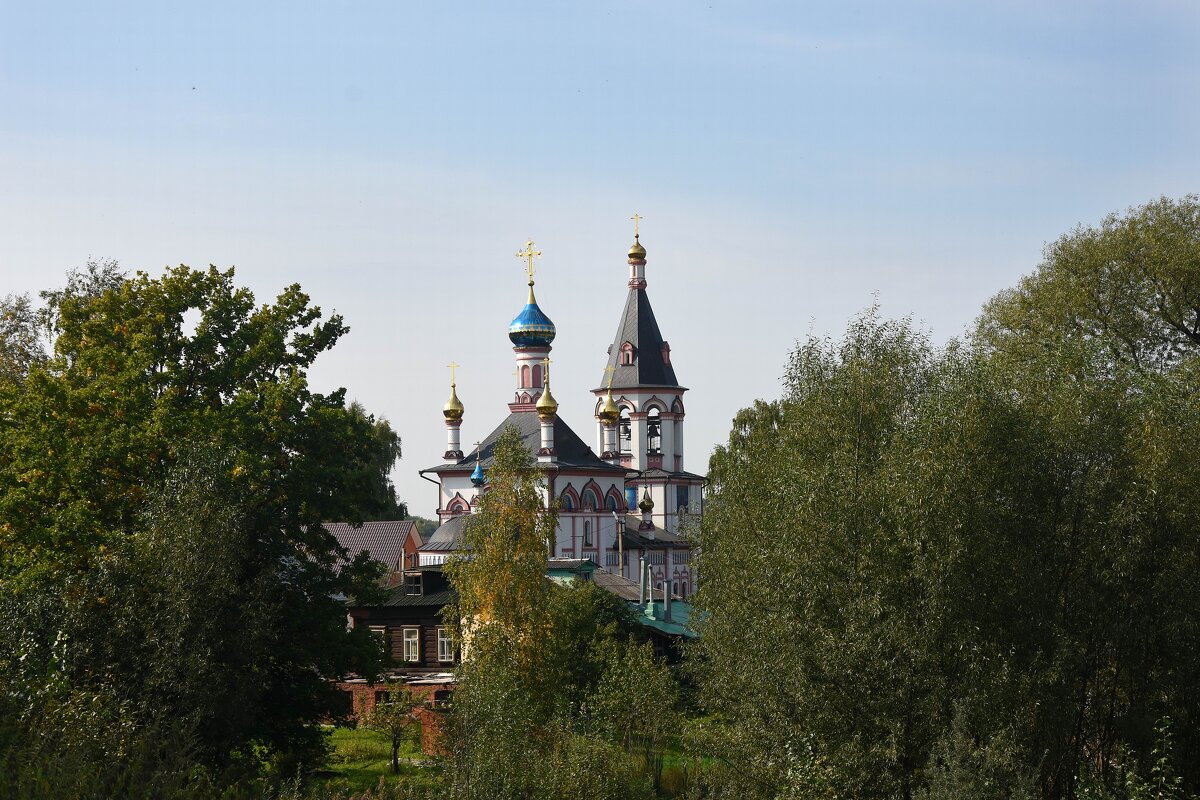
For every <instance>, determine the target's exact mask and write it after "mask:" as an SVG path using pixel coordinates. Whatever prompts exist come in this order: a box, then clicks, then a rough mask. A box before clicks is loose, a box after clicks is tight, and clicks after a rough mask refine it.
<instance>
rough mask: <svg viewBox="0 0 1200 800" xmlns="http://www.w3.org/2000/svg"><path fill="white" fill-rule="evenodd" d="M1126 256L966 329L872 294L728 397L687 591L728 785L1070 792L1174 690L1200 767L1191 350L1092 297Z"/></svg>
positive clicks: (1146, 731)
mask: <svg viewBox="0 0 1200 800" xmlns="http://www.w3.org/2000/svg"><path fill="white" fill-rule="evenodd" d="M1189 204H1191V201H1190V200H1189V201H1186V202H1185V203H1184V204H1182V205H1185V206H1187V205H1189ZM1161 211H1162V209H1161V208H1158V207H1157V206H1155V207H1154V208H1152V209H1150V211H1148V212H1147V216H1146V218H1147V219H1149V220H1151V222H1153V221H1154V220H1155V219H1157V218H1156V217H1155V216H1154V215H1155V214H1157V213H1159V212H1161ZM1151 212H1153V213H1151ZM1163 213H1165V212H1163ZM1139 218H1140V216H1139ZM1173 219H1174V217H1172V220H1173ZM1113 224H1114V225H1115V223H1113ZM1147 224H1150V223H1147ZM1177 228H1178V226H1176V225H1175V224H1174V222H1171V223H1170V224H1168V225H1167V229H1168V230H1167V232H1166V233H1162V237H1166V239H1170V237H1171V236H1175V235H1176V233H1175V231H1176V229H1177ZM1140 235H1142V236H1143V237H1150V238H1152V239H1155V241H1160V239H1161V238H1162V237H1160V238H1155V237H1156V236H1158V234H1157V233H1154V232H1147V231H1145V230H1142V233H1141V234H1140ZM1096 236H1097V237H1099V238H1101V239H1105V237H1107V236H1109V233H1107V232H1102V233H1098V234H1096ZM1082 237H1083V234H1077V235H1076V237H1075V238H1074V239H1073V241H1075V243H1076V244H1079V242H1080V241H1081V239H1082ZM1139 241H1141V240H1139ZM1105 242H1106V244H1105V246H1106V247H1115V246H1116V245H1114V244H1113V243H1112V242H1110V241H1108V240H1107V239H1105ZM1067 250H1068V249H1067V248H1059V249H1057V250H1055V251H1054V252H1055V253H1056V254H1057V255H1056V257H1058V256H1060V255H1062V253H1065V252H1067ZM1114 252H1116V251H1113V250H1110V251H1109V257H1108V258H1107V259H1106V260H1105V262H1104V263H1105V265H1106V270H1107V271H1105V272H1104V273H1103V280H1102V281H1101V279H1100V278H1098V277H1095V276H1094V275H1093V277H1092V278H1090V279H1092V280H1097V281H1101V283H1100V285H1097V286H1094V287H1092V288H1093V291H1092V293H1091V294H1089V293H1088V292H1087V291H1085V289H1086V288H1087V286H1086V281H1084V278H1082V277H1079V275H1087V274H1091V273H1086V272H1085V271H1077V272H1075V273H1071V274H1075V275H1076V277H1075V278H1073V279H1072V280H1075V281H1076V284H1078V285H1076V284H1072V285H1073V286H1075V289H1076V290H1078V295H1073V294H1071V293H1070V292H1066V290H1064V289H1063V288H1062V285H1060V284H1059V283H1056V282H1055V281H1056V280H1057V278H1056V275H1061V274H1066V273H1067V271H1068V270H1067V266H1066V265H1065V262H1055V264H1054V266H1053V268H1046V267H1044V268H1043V270H1044V271H1045V272H1048V273H1049V274H1048V275H1043V274H1041V273H1039V275H1038V276H1035V277H1034V278H1031V279H1029V280H1027V281H1026V282H1025V283H1023V284H1022V289H1021V291H1020V292H1019V293H1017V294H1015V295H1010V296H1006V297H1002V298H1000V299H999V300H997V301H996V302H995V303H994V304H993V305H992V306H990V307H989V311H988V312H987V313H985V316H984V318H983V319H982V320H981V322H980V328H979V330H980V333H979V335H978V338H977V339H975V340H973V341H971V342H968V343H967V344H966V345H962V344H958V343H953V342H952V343H951V344H950V345H949V346H948V347H947V348H945V349H943V350H936V349H934V348H933V347H932V346H931V345H930V344H929V343H928V341H927V339H926V337H925V336H924V335H923V334H921V333H919V332H917V331H914V330H913V329H912V328H911V326H910V325H909V324H908V323H906V322H889V321H881V320H879V319H878V318H877V317H876V316H875V314H874V312H870V313H868V314H866V315H864V316H863V317H861V318H860V319H858V320H857V321H855V322H854V323H853V324H852V325H851V326H850V328H849V330H848V331H847V333H846V335H845V337H844V339H843V340H842V341H841V342H838V343H833V342H828V341H824V342H823V341H810V342H808V343H807V344H805V345H802V346H801V347H799V348H798V349H797V350H796V352H795V353H794V354H793V356H792V358H791V361H790V363H789V366H788V372H787V381H786V387H787V390H786V393H785V395H784V397H783V399H782V400H781V401H779V402H778V403H773V404H765V403H759V404H757V405H756V406H755V407H754V408H753V409H748V410H746V411H744V412H742V413H741V414H739V415H738V418H737V419H736V420H735V428H734V431H733V433H732V434H731V437H730V442H729V444H728V445H727V446H725V447H723V448H719V449H718V450H717V452H716V453H715V454H714V457H713V463H712V478H713V485H714V492H713V495H712V496H711V497H710V498H709V500H708V502H707V513H706V516H705V518H704V520H703V524H702V531H701V541H700V545H701V546H700V551H701V556H700V562H699V569H700V571H701V573H702V574H703V575H704V576H705V581H704V584H703V585H702V587H701V589H700V592H699V594H698V596H697V598H696V602H697V605H698V606H699V607H700V609H701V612H702V613H701V614H699V615H698V618H699V620H700V624H701V626H702V634H703V636H702V639H701V642H700V644H699V646H698V649H697V652H696V661H697V670H698V672H699V674H700V676H701V682H702V700H703V702H704V704H705V707H706V708H707V709H708V710H709V711H710V712H711V713H712V714H713V722H714V723H715V724H713V725H712V726H710V727H711V730H710V731H708V732H707V734H706V740H707V743H708V746H709V747H710V748H711V752H713V753H714V754H715V755H717V756H719V757H720V758H722V759H723V760H725V761H726V762H727V763H729V764H731V765H732V764H736V765H738V767H739V768H738V769H730V770H726V771H723V772H722V776H723V777H724V778H725V784H724V790H726V791H728V792H729V793H730V794H731V795H737V796H745V797H777V796H797V797H821V796H827V795H828V796H832V795H838V796H854V797H861V798H870V797H893V796H905V797H909V796H914V795H916V794H922V793H923V794H926V795H927V796H930V797H981V798H982V797H1000V796H1003V797H1013V796H1023V795H1028V796H1040V797H1046V798H1060V797H1073V796H1075V794H1076V793H1077V792H1078V791H1079V781H1078V777H1077V776H1079V775H1080V774H1081V769H1082V766H1083V765H1086V764H1094V765H1096V769H1095V779H1096V780H1097V781H1098V782H1099V784H1100V785H1102V786H1105V787H1109V788H1111V787H1114V786H1118V785H1120V784H1121V782H1122V781H1123V780H1124V778H1123V777H1122V769H1121V767H1120V765H1121V764H1123V763H1129V762H1128V761H1127V759H1132V762H1133V763H1136V764H1138V765H1140V767H1141V768H1142V769H1144V768H1145V767H1146V764H1147V761H1148V759H1149V758H1150V752H1151V749H1152V747H1153V743H1154V738H1155V736H1154V732H1153V724H1154V720H1156V719H1158V718H1159V717H1161V716H1163V715H1165V714H1171V715H1172V716H1175V717H1176V718H1178V719H1182V720H1187V722H1186V723H1185V727H1184V728H1183V729H1182V730H1183V734H1182V735H1181V736H1180V737H1179V740H1178V742H1177V744H1178V748H1177V749H1176V751H1175V752H1174V755H1173V756H1172V758H1173V759H1174V761H1173V762H1172V763H1173V767H1172V768H1173V769H1176V770H1177V773H1176V774H1178V775H1179V776H1180V777H1181V780H1182V783H1181V784H1180V786H1182V787H1183V790H1184V791H1188V792H1194V791H1195V787H1196V786H1197V783H1198V782H1200V772H1197V770H1196V765H1197V764H1200V733H1198V729H1197V721H1198V720H1200V695H1198V694H1197V692H1196V686H1198V685H1200V673H1198V669H1200V665H1198V664H1197V662H1196V659H1195V658H1194V652H1195V650H1196V647H1197V645H1200V614H1198V612H1197V609H1200V578H1198V577H1197V576H1198V575H1200V572H1198V568H1200V540H1197V538H1196V536H1195V531H1196V530H1197V523H1198V521H1200V470H1198V469H1197V465H1196V461H1195V459H1194V457H1192V458H1189V457H1188V454H1189V453H1191V454H1193V456H1194V453H1195V452H1196V447H1197V446H1198V445H1200V394H1198V393H1197V391H1196V387H1197V385H1200V383H1198V382H1197V381H1196V374H1197V373H1196V368H1197V367H1196V353H1197V348H1196V346H1195V345H1193V344H1192V343H1191V340H1190V338H1189V337H1187V336H1185V335H1183V333H1182V332H1179V331H1177V332H1179V335H1178V336H1176V337H1175V338H1172V339H1170V342H1169V344H1164V342H1166V341H1167V338H1166V337H1168V333H1169V332H1168V330H1167V328H1170V329H1171V330H1176V329H1175V328H1173V327H1171V326H1169V325H1168V326H1167V328H1164V327H1162V326H1160V325H1159V324H1158V322H1156V321H1155V320H1154V319H1152V318H1149V317H1146V316H1145V315H1142V321H1143V323H1144V328H1143V329H1142V330H1140V331H1139V332H1136V335H1137V336H1139V337H1142V339H1141V340H1139V341H1138V342H1134V343H1133V344H1134V345H1135V346H1133V347H1131V348H1130V349H1128V351H1127V352H1126V351H1122V350H1121V349H1120V347H1119V341H1118V339H1119V338H1120V337H1118V339H1109V338H1106V337H1108V336H1110V334H1111V335H1113V336H1115V335H1116V334H1112V330H1113V329H1114V328H1113V325H1114V324H1113V323H1112V322H1111V321H1107V322H1106V321H1103V320H1100V319H1099V318H1098V317H1097V314H1096V313H1094V311H1095V310H1094V309H1092V308H1090V307H1088V306H1087V305H1086V303H1083V298H1086V297H1094V294H1095V292H1101V291H1106V290H1107V288H1110V285H1111V284H1122V285H1124V284H1130V283H1136V282H1137V281H1136V280H1135V278H1136V277H1137V276H1138V275H1142V274H1143V273H1144V272H1145V270H1144V269H1143V267H1144V266H1145V265H1144V264H1143V263H1142V262H1141V261H1139V260H1138V259H1137V258H1134V257H1133V256H1132V255H1131V256H1130V257H1129V258H1126V259H1120V258H1117V257H1116V256H1115V255H1113V253H1114ZM1139 252H1141V251H1139ZM1172 252H1175V251H1174V250H1173V251H1172ZM1188 252H1190V251H1188ZM1193 285H1194V284H1190V283H1188V282H1187V281H1182V282H1181V283H1180V286H1182V287H1185V288H1186V287H1187V286H1193ZM1187 291H1188V292H1191V294H1190V295H1189V298H1190V300H1189V301H1190V302H1192V304H1193V306H1195V307H1200V296H1197V294H1196V293H1195V291H1193V290H1192V289H1188V290H1187ZM1014 298H1016V299H1014ZM1163 302H1164V304H1167V303H1166V301H1163ZM1167 305H1169V304H1167ZM1014 309H1019V310H1020V311H1021V313H1023V314H1024V315H1025V316H1024V317H1022V320H1023V321H1022V322H1021V324H1016V323H1013V322H1012V319H1011V318H1010V317H1008V316H1006V315H1008V314H1009V313H1010V312H1013V310H1014ZM1067 312H1069V313H1067ZM1066 319H1071V320H1073V321H1071V322H1063V323H1062V324H1061V325H1058V322H1055V324H1053V325H1052V324H1050V322H1047V320H1050V321H1054V320H1059V321H1061V320H1066ZM1038 320H1040V322H1037V323H1036V324H1035V321H1038ZM1089 320H1090V322H1088V321H1089ZM1085 322H1086V323H1087V324H1085ZM1043 323H1044V324H1043ZM1092 323H1094V324H1092ZM1125 323H1128V325H1125ZM1125 323H1122V325H1125V327H1123V328H1122V330H1123V331H1124V333H1123V334H1122V336H1125V337H1128V336H1131V335H1134V333H1135V332H1134V330H1133V328H1131V327H1129V325H1132V324H1133V317H1129V318H1128V319H1126V320H1125ZM1056 325H1058V327H1056ZM1089 325H1090V327H1089ZM1106 326H1107V327H1106ZM1084 329H1086V330H1088V331H1091V332H1089V333H1087V334H1079V331H1080V330H1084ZM1105 331H1107V333H1106V332H1105ZM746 531H754V534H755V535H754V536H746V535H745V532H746Z"/></svg>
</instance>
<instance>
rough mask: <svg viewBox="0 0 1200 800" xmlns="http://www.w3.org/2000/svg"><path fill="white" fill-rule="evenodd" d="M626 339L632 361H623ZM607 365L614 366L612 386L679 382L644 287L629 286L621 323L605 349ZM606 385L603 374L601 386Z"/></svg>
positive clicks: (672, 384) (674, 384)
mask: <svg viewBox="0 0 1200 800" xmlns="http://www.w3.org/2000/svg"><path fill="white" fill-rule="evenodd" d="M626 343H629V344H631V345H633V363H632V364H623V363H622V362H623V361H624V359H622V357H621V352H622V349H623V348H624V347H625V344H626ZM608 366H610V367H613V368H614V369H615V370H616V371H615V372H614V373H613V382H612V387H613V388H614V389H631V388H633V387H635V386H678V385H679V381H678V380H677V379H676V377H675V369H674V367H672V366H671V362H670V354H669V351H668V349H667V343H666V342H665V341H663V337H662V333H661V332H660V331H659V330H658V320H656V319H655V318H654V309H653V308H651V307H650V298H649V297H647V296H646V289H645V287H639V288H634V287H630V289H629V297H628V299H626V301H625V310H624V311H623V312H622V313H621V324H620V325H618V326H617V336H616V338H615V339H613V343H612V347H610V348H609V350H608ZM607 385H608V376H607V374H606V375H605V376H604V378H603V380H602V381H601V382H600V386H601V387H605V386H607Z"/></svg>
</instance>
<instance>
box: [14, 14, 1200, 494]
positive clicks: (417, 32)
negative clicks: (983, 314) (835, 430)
mask: <svg viewBox="0 0 1200 800" xmlns="http://www.w3.org/2000/svg"><path fill="white" fill-rule="evenodd" d="M1198 94H1200V6H1198V5H1196V4H1194V3H1190V2H1182V1H1181V2H1155V1H1154V0H1141V1H1140V2H1126V3H1106V2H1071V1H1070V0H1062V1H1056V2H1052V3H1049V2H1018V1H1016V0H1013V1H1012V2H969V3H968V2H907V3H895V2H878V3H853V2H825V3H809V2H796V1H795V0H790V1H789V2H775V3H772V2H744V1H743V2H721V0H713V1H712V2H705V1H704V0H701V2H691V3H689V2H677V1H674V0H663V1H662V2H646V1H643V2H623V1H616V2H603V1H602V0H594V2H590V3H563V2H555V3H549V2H547V3H523V2H505V3H496V2H491V3H483V2H478V3H474V2H450V3H431V2H424V3H416V2H408V1H407V0H387V2H375V1H373V0H358V1H357V2H323V3H306V2H295V1H294V0H292V1H291V2H287V3H271V2H255V3H245V2H233V3H224V2H205V3H189V4H171V3H162V2H155V3H119V2H114V3H103V4H100V3H16V2H13V1H12V0H10V2H8V3H5V4H0V295H4V294H9V293H23V292H37V291H39V290H42V289H46V288H53V287H57V286H60V285H61V284H62V283H63V281H64V276H65V274H66V272H67V270H69V269H71V268H77V267H80V266H82V265H83V264H85V263H86V262H87V261H88V260H89V259H115V260H117V261H118V262H120V264H121V265H122V266H123V267H124V268H126V269H128V270H146V271H148V272H151V273H158V272H160V271H161V270H162V269H163V268H164V267H165V266H167V265H174V264H180V263H184V264H188V265H190V266H194V267H203V266H206V265H208V264H215V265H217V266H219V267H222V268H227V267H230V266H234V267H236V270H237V272H236V274H237V280H238V282H239V283H241V284H242V285H245V286H248V287H250V288H251V289H253V290H254V292H255V294H256V296H257V297H258V299H259V300H260V301H262V302H269V301H270V300H271V299H273V297H274V296H275V295H276V294H277V293H278V292H279V291H280V290H281V289H282V288H283V287H285V286H288V285H290V284H293V283H299V284H300V285H301V286H302V287H303V288H304V289H305V291H306V292H308V293H309V294H310V296H311V297H312V299H313V302H314V303H315V304H316V305H318V306H320V307H321V308H322V309H323V310H325V311H326V312H333V311H336V312H337V313H339V314H341V315H342V316H343V317H344V318H345V320H346V322H347V324H348V325H349V326H350V329H351V330H350V333H349V334H348V335H347V336H346V337H345V338H343V339H342V341H340V342H339V343H338V344H337V346H336V347H335V348H334V349H333V350H332V351H330V352H329V353H326V354H324V355H323V356H321V358H320V359H319V360H318V361H317V363H316V364H315V365H314V367H313V369H312V371H311V373H310V380H311V383H312V385H313V387H314V388H315V389H316V390H319V391H329V390H332V389H334V388H337V387H345V388H346V389H347V396H348V397H349V398H352V399H357V400H358V401H360V402H361V403H362V404H363V405H364V406H366V407H367V409H368V410H370V411H372V412H374V413H375V414H377V415H381V416H384V417H387V418H388V419H389V420H390V422H391V424H392V426H393V427H394V428H395V429H396V430H397V431H398V432H399V433H400V435H401V437H402V439H403V451H404V457H403V459H402V460H401V461H400V462H399V464H398V465H397V467H396V470H395V472H394V475H393V477H394V480H395V483H396V485H397V489H398V492H399V494H400V496H401V497H402V498H403V499H405V500H407V501H408V502H409V503H410V508H411V510H412V512H413V513H417V514H421V515H424V516H430V515H432V513H433V511H434V509H435V504H436V490H435V489H434V488H433V487H432V486H430V485H429V484H427V483H424V482H423V481H421V480H420V478H419V476H418V475H417V470H418V469H421V468H423V467H428V466H432V465H434V464H436V463H438V462H439V461H440V456H441V453H442V451H443V450H444V449H445V429H444V426H443V423H442V417H441V407H442V403H443V402H444V401H445V399H446V396H447V394H448V384H449V370H447V369H446V364H448V363H449V362H450V361H451V360H453V361H456V362H458V363H459V364H461V365H462V366H461V368H460V369H459V371H458V394H459V397H460V398H461V399H462V401H463V403H464V404H465V406H466V416H465V420H464V425H463V442H464V444H465V445H468V446H469V445H470V443H472V442H474V441H476V440H478V439H482V438H483V437H484V436H485V435H486V434H487V433H488V432H490V431H491V430H492V429H493V428H494V427H495V426H496V425H497V424H498V423H499V422H500V421H501V420H502V419H503V418H504V416H505V415H506V414H507V408H506V406H505V403H506V402H507V401H508V400H509V399H510V397H511V387H512V381H513V378H512V370H513V354H512V352H511V345H510V343H509V342H508V340H507V337H506V331H507V325H508V323H509V321H510V320H511V319H512V317H513V316H515V315H516V314H517V312H518V311H520V309H521V306H522V305H523V303H524V299H525V286H524V281H525V277H524V269H523V262H521V260H520V259H517V258H516V257H515V253H516V252H517V251H518V250H519V249H521V248H522V246H523V245H524V242H525V240H526V239H527V238H532V239H533V240H534V241H535V242H536V244H537V246H538V248H539V249H540V250H541V251H542V253H543V256H542V258H541V260H540V263H539V265H538V276H537V281H538V283H537V292H538V300H539V304H540V305H541V307H542V309H543V310H544V311H545V312H546V313H547V314H548V315H549V316H550V317H551V319H553V320H554V322H555V324H556V325H557V328H558V337H557V339H556V340H555V343H554V352H553V354H552V357H553V359H554V370H553V385H554V394H555V397H556V398H557V399H558V401H559V403H560V415H561V416H563V418H564V419H565V420H566V421H567V422H568V423H569V424H570V425H571V426H572V427H573V428H574V429H575V430H576V431H577V432H578V433H580V434H581V435H582V436H583V437H584V438H585V440H586V441H592V439H593V436H594V434H593V431H594V422H593V421H592V417H591V411H592V403H593V398H592V396H591V394H590V393H589V390H590V389H592V388H594V387H596V386H598V385H599V384H600V382H601V380H602V378H603V368H604V365H605V351H606V348H607V347H608V345H609V344H610V343H611V341H612V338H613V336H614V334H615V331H616V327H617V322H618V318H619V315H620V312H621V309H622V307H623V305H624V301H625V295H626V293H627V291H628V290H627V288H626V280H627V278H628V267H627V265H626V263H625V252H626V250H627V249H628V247H629V245H630V243H631V240H632V232H633V231H632V226H633V223H632V222H631V221H630V219H629V218H630V216H631V215H632V214H634V213H635V212H636V213H638V214H641V215H642V216H643V217H644V219H643V221H642V222H641V233H642V243H643V244H644V245H645V247H646V249H647V251H648V264H647V268H646V274H647V279H648V282H649V288H648V292H649V294H650V299H651V301H652V303H653V305H654V309H655V311H656V314H657V317H658V321H659V325H660V327H661V329H662V332H663V335H664V336H665V338H666V339H668V340H669V341H670V343H671V354H672V362H673V364H674V366H675V369H676V374H677V375H678V377H679V379H680V381H681V382H682V383H683V384H684V385H685V386H687V387H689V392H688V394H687V395H686V401H687V408H688V414H687V420H686V422H685V429H686V433H685V442H686V457H687V467H688V468H689V469H691V470H693V471H698V472H703V471H705V468H706V464H707V458H708V454H709V453H710V452H711V450H712V448H713V447H714V446H715V445H717V444H719V443H722V442H723V441H725V440H726V438H727V436H728V431H729V425H730V421H731V420H732V417H733V415H734V414H735V413H736V412H737V411H738V410H739V409H740V408H743V407H745V406H748V405H750V404H751V403H752V402H753V401H754V400H755V399H756V398H763V399H773V398H776V397H778V396H779V395H780V392H781V384H780V376H781V375H782V374H783V370H784V365H785V363H786V361H787V358H788V354H789V353H790V352H791V350H792V349H793V348H794V347H795V346H796V343H797V341H800V340H804V339H805V338H807V337H809V336H816V337H832V338H834V339H836V338H837V337H838V336H840V334H841V332H842V331H844V329H845V326H846V324H847V322H848V321H849V320H850V319H852V318H853V317H854V316H855V315H857V314H858V313H860V312H861V311H862V310H863V309H865V308H867V307H869V306H871V305H872V304H873V303H878V304H879V306H880V310H881V313H882V314H883V315H885V316H889V317H901V316H911V317H912V318H913V320H914V321H915V322H916V323H917V324H919V325H920V326H921V327H923V328H924V329H926V330H928V331H929V333H930V335H931V336H932V337H933V339H934V340H935V341H937V342H942V341H945V340H947V339H948V338H950V337H953V336H959V335H961V334H962V333H963V332H964V331H965V330H966V329H967V328H968V327H969V326H970V325H971V323H972V321H973V320H974V319H975V317H976V316H977V314H978V312H979V310H980V307H981V306H982V304H983V303H984V302H986V301H987V299H988V298H990V297H992V296H993V295H995V294H996V293H997V292H999V291H1001V290H1003V289H1004V288H1006V287H1010V286H1013V285H1015V284H1016V283H1017V281H1019V280H1020V278H1021V276H1023V275H1026V274H1029V273H1030V272H1032V271H1033V270H1035V269H1036V268H1037V266H1038V263H1039V261H1040V258H1041V252H1042V248H1043V247H1044V246H1045V245H1046V244H1047V243H1048V242H1051V241H1053V240H1054V239H1056V238H1058V237H1059V236H1060V235H1062V234H1063V233H1066V232H1067V231H1069V230H1071V229H1073V228H1074V227H1075V226H1077V225H1079V224H1084V225H1094V224H1098V223H1099V222H1100V221H1101V220H1102V219H1103V218H1104V217H1105V216H1106V215H1107V214H1109V213H1112V212H1119V211H1122V210H1124V209H1127V208H1129V207H1131V206H1135V205H1140V204H1143V203H1145V202H1148V201H1150V200H1152V199H1155V198H1157V197H1159V196H1162V195H1167V196H1171V197H1179V196H1182V195H1184V194H1188V193H1192V192H1196V191H1198V190H1200V148H1198V147H1197V144H1198V142H1197V134H1198V132H1200V124H1198V123H1200V102H1197V101H1198V100H1200V97H1198Z"/></svg>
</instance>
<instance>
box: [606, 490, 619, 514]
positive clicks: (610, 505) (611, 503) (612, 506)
mask: <svg viewBox="0 0 1200 800" xmlns="http://www.w3.org/2000/svg"><path fill="white" fill-rule="evenodd" d="M604 509H605V510H606V511H617V510H619V509H618V504H617V498H616V497H614V496H613V495H611V494H610V495H609V496H608V497H605V498H604Z"/></svg>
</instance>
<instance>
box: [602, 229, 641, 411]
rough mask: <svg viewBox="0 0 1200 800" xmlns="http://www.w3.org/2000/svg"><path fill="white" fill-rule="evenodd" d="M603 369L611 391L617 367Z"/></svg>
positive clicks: (610, 366) (609, 366) (611, 366)
mask: <svg viewBox="0 0 1200 800" xmlns="http://www.w3.org/2000/svg"><path fill="white" fill-rule="evenodd" d="M634 235H635V236H636V235H637V234H634ZM604 371H605V372H607V373H608V390H609V391H610V392H611V391H612V379H613V373H614V372H616V371H617V368H616V367H614V366H613V365H612V364H609V365H608V366H607V367H605V368H604Z"/></svg>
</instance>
